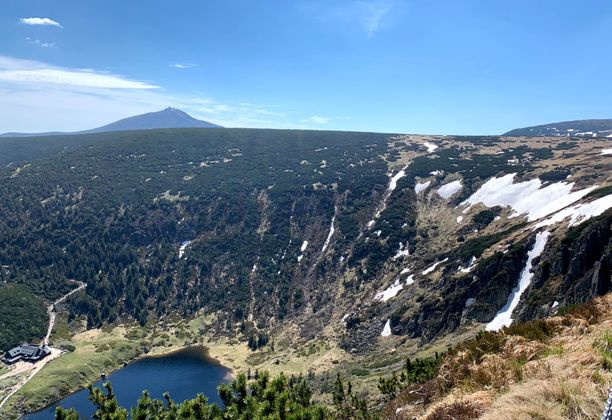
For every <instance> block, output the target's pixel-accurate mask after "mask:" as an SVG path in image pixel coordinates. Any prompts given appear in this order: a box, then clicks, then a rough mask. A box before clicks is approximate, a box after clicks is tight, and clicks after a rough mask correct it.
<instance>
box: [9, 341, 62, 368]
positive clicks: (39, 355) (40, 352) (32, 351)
mask: <svg viewBox="0 0 612 420" xmlns="http://www.w3.org/2000/svg"><path fill="white" fill-rule="evenodd" d="M50 354H51V349H50V348H49V347H48V346H46V345H43V346H35V345H33V344H22V345H21V346H17V347H13V348H12V349H10V350H9V351H7V352H6V353H5V354H4V356H3V357H2V359H0V360H2V361H3V362H4V363H6V364H7V365H12V364H13V363H17V362H19V361H20V360H23V361H24V362H32V363H34V362H38V361H39V360H42V359H44V358H45V357H47V356H48V355H50Z"/></svg>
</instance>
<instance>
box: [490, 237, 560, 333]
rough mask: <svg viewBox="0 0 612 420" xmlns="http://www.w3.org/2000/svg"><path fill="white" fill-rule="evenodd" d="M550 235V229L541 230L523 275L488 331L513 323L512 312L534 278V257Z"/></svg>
mask: <svg viewBox="0 0 612 420" xmlns="http://www.w3.org/2000/svg"><path fill="white" fill-rule="evenodd" d="M549 235H550V232H548V231H544V232H539V233H538V234H537V235H536V240H535V243H534V244H533V248H531V250H530V251H529V252H528V253H527V263H526V264H525V267H524V268H523V271H521V276H520V278H519V283H518V285H517V287H515V288H514V289H512V293H510V296H508V301H507V302H506V304H505V305H504V307H503V308H501V309H500V310H499V311H498V312H497V314H496V315H495V318H493V320H492V321H491V322H489V323H488V324H487V327H486V329H487V331H497V330H500V329H501V328H503V327H507V326H509V325H510V324H512V312H514V309H516V307H517V305H518V303H519V301H520V300H521V295H522V294H523V292H524V291H525V290H526V289H527V287H528V286H529V284H530V283H531V279H532V278H533V273H532V272H531V270H532V268H533V259H534V258H536V257H538V256H539V255H540V254H541V253H542V251H544V247H545V246H546V241H547V240H548V236H549Z"/></svg>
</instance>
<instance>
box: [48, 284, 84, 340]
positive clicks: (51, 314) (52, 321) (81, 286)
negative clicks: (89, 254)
mask: <svg viewBox="0 0 612 420" xmlns="http://www.w3.org/2000/svg"><path fill="white" fill-rule="evenodd" d="M72 281H73V282H74V283H77V284H78V285H79V287H77V288H76V289H74V290H72V291H70V292H69V293H67V294H65V295H64V296H62V297H61V298H59V299H58V300H56V301H55V302H53V303H52V304H51V305H49V306H48V307H47V313H48V314H49V328H48V329H47V335H46V336H45V338H44V340H43V342H42V344H43V345H45V346H46V345H48V344H49V337H50V336H51V331H52V330H53V327H54V326H55V305H59V304H60V303H62V302H63V301H64V300H66V299H67V298H68V297H69V296H72V295H73V294H75V293H76V292H78V291H79V290H83V289H84V288H85V287H87V284H85V283H83V282H82V281H76V280H72Z"/></svg>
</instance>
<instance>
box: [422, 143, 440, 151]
mask: <svg viewBox="0 0 612 420" xmlns="http://www.w3.org/2000/svg"><path fill="white" fill-rule="evenodd" d="M423 146H425V147H427V153H431V152H433V151H434V150H436V149H437V148H438V146H437V145H436V144H433V143H429V142H427V141H426V142H425V143H423Z"/></svg>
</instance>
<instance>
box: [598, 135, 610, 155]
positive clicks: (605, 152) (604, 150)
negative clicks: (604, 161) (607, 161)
mask: <svg viewBox="0 0 612 420" xmlns="http://www.w3.org/2000/svg"><path fill="white" fill-rule="evenodd" d="M608 137H612V134H610V135H609V136H608ZM600 155H612V149H603V150H602V151H601V153H600Z"/></svg>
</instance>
